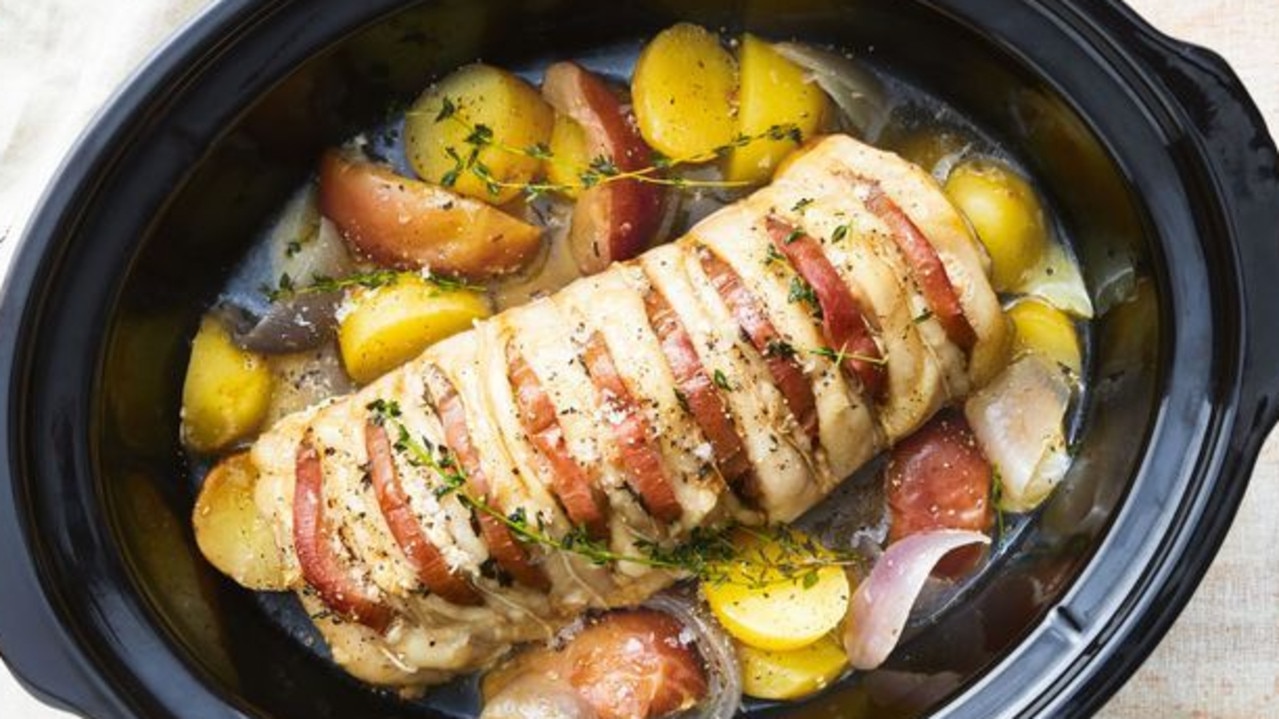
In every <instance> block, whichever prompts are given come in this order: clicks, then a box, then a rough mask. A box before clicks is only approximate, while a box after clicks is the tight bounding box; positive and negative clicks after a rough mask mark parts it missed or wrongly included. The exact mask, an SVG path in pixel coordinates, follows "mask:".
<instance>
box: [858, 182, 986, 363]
mask: <svg viewBox="0 0 1279 719" xmlns="http://www.w3.org/2000/svg"><path fill="white" fill-rule="evenodd" d="M863 183H864V184H865V187H866V188H867V193H868V194H867V196H866V208H867V209H868V210H870V211H871V212H872V213H874V214H875V216H876V217H878V218H879V219H880V220H881V221H883V223H884V224H886V225H888V229H889V230H891V231H892V235H893V242H895V243H896V244H897V248H898V249H899V250H901V253H902V256H903V257H905V258H906V261H907V263H909V264H910V267H911V273H912V274H913V275H914V277H915V281H916V282H918V283H919V289H920V291H921V292H923V294H924V301H925V302H927V303H928V308H929V309H931V310H932V311H933V316H934V317H936V318H937V321H938V322H939V323H941V326H942V329H943V330H945V331H946V337H947V338H948V339H949V340H950V341H951V342H954V343H955V344H956V345H958V346H959V348H960V349H962V350H964V352H969V351H971V350H972V348H973V345H975V344H977V333H976V332H975V331H973V326H972V324H970V323H969V322H968V318H967V317H966V316H965V315H964V308H963V305H961V304H960V303H959V294H958V293H956V292H955V285H954V284H953V283H952V282H951V281H950V275H948V274H946V266H945V265H944V264H942V261H941V257H940V256H939V255H938V254H937V248H935V247H933V243H931V242H929V241H928V238H927V237H925V236H924V233H923V232H922V231H920V229H919V227H918V226H917V225H915V223H914V221H912V220H911V219H910V216H909V215H907V214H906V212H905V211H904V210H902V208H901V207H900V206H898V204H897V203H896V202H894V201H893V198H891V197H889V196H888V194H887V193H885V192H884V190H883V189H882V188H881V187H880V186H879V183H877V182H874V181H872V180H863Z"/></svg>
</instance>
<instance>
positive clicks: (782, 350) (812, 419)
mask: <svg viewBox="0 0 1279 719" xmlns="http://www.w3.org/2000/svg"><path fill="white" fill-rule="evenodd" d="M700 259H701V262H702V269H703V270H705V271H706V275H707V276H708V277H709V278H710V280H711V284H712V285H714V286H715V291H716V292H718V293H719V296H720V297H721V298H722V299H723V300H724V304H726V305H728V309H729V311H730V312H731V313H732V314H733V318H734V319H735V320H737V324H738V326H739V327H740V328H741V330H742V332H743V333H744V334H745V335H746V337H747V338H748V339H749V340H750V342H751V345H752V346H753V347H754V348H755V349H756V350H757V351H758V352H759V353H760V354H761V355H762V356H763V357H764V362H765V364H767V365H768V372H769V374H770V375H772V377H773V382H774V383H775V384H776V385H777V389H778V390H779V391H780V392H781V393H782V397H783V398H784V399H785V400H786V406H787V407H789V408H790V411H791V414H792V415H793V416H794V417H795V421H796V422H797V423H799V426H800V428H802V429H803V430H804V433H805V434H806V435H808V436H809V437H810V438H812V440H813V441H814V442H815V441H817V440H818V438H819V436H820V435H819V434H818V428H817V400H816V398H815V397H814V396H813V386H812V384H811V383H810V382H809V381H808V378H807V377H805V376H804V369H803V368H802V367H801V366H800V364H799V361H798V360H797V359H796V358H795V348H793V347H791V346H790V345H788V344H786V343H785V342H784V341H783V340H782V336H781V335H780V334H779V333H778V332H777V328H776V327H774V326H773V323H772V321H771V320H769V319H768V315H766V314H765V313H764V311H763V310H762V309H760V306H759V303H758V302H757V301H756V299H755V297H754V296H753V295H751V292H750V290H748V289H746V287H745V286H744V285H743V284H742V279H741V277H739V276H738V275H737V273H736V272H735V271H733V268H732V267H730V266H729V265H728V263H727V262H725V261H723V260H721V259H720V258H719V257H716V256H715V254H714V253H713V252H711V251H710V250H707V249H705V248H703V249H702V250H701V251H700Z"/></svg>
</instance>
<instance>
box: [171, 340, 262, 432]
mask: <svg viewBox="0 0 1279 719" xmlns="http://www.w3.org/2000/svg"><path fill="white" fill-rule="evenodd" d="M270 401H271V370H270V368H269V367H268V366H267V363H266V360H264V359H263V358H261V357H259V356H258V355H256V354H253V353H252V352H246V351H244V350H242V349H240V348H239V347H236V346H235V344H234V343H232V342H231V335H230V334H229V333H228V332H227V330H226V328H225V327H223V326H222V323H221V322H219V321H218V320H217V319H215V318H213V317H205V318H204V320H203V321H201V322H200V330H199V332H197V333H196V335H195V341H194V342H192V344H191V361H190V363H189V364H188V365H187V376H186V381H185V383H184V384H183V385H182V441H183V442H185V443H186V445H187V446H188V447H190V448H191V449H193V450H195V451H197V452H214V451H217V450H219V449H222V448H224V447H226V446H228V445H230V444H231V443H232V442H235V441H236V440H239V439H243V438H245V437H247V436H249V435H250V434H252V433H253V432H254V431H255V430H257V428H258V426H259V425H260V424H262V418H263V417H265V416H266V411H267V406H268V405H269V404H270Z"/></svg>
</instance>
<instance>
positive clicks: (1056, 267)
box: [1014, 242, 1093, 319]
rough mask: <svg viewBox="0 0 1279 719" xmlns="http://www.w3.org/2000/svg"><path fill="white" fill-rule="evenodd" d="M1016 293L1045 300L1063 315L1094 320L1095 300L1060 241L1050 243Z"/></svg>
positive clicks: (1076, 265) (1077, 267) (1077, 265)
mask: <svg viewBox="0 0 1279 719" xmlns="http://www.w3.org/2000/svg"><path fill="white" fill-rule="evenodd" d="M1014 289H1015V290H1016V291H1017V292H1022V293H1025V294H1028V295H1034V296H1036V297H1039V298H1042V299H1043V300H1045V301H1046V302H1048V304H1050V305H1052V306H1053V307H1056V308H1057V309H1059V310H1061V311H1062V312H1069V313H1070V314H1072V315H1075V316H1076V317H1083V318H1084V319H1091V318H1092V316H1093V309H1092V300H1091V299H1090V298H1089V297H1088V288H1087V287H1085V286H1084V278H1083V276H1082V275H1080V274H1079V263H1078V262H1076V261H1075V259H1074V258H1073V257H1071V256H1070V251H1069V250H1067V249H1066V247H1065V246H1064V245H1062V244H1061V243H1059V242H1050V243H1048V251H1047V252H1045V253H1044V254H1043V257H1042V258H1040V260H1039V262H1038V263H1036V265H1035V266H1034V267H1031V268H1030V269H1029V270H1027V271H1026V276H1025V278H1024V279H1022V281H1021V282H1020V283H1019V284H1018V286H1017V287H1016V288H1014Z"/></svg>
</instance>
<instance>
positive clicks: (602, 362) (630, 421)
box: [582, 332, 684, 522]
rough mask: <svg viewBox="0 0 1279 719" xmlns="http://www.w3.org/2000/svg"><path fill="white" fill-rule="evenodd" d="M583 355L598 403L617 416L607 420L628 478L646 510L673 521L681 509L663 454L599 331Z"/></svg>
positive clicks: (587, 345)
mask: <svg viewBox="0 0 1279 719" xmlns="http://www.w3.org/2000/svg"><path fill="white" fill-rule="evenodd" d="M582 359H584V360H585V361H586V372H587V374H589V375H590V376H591V382H593V383H594V384H595V389H596V394H597V395H598V396H599V398H600V404H601V405H602V406H604V407H606V408H607V409H608V410H609V412H608V413H609V414H610V415H615V416H616V420H612V419H610V420H609V421H608V424H609V425H610V426H611V428H612V430H613V437H614V438H615V439H616V441H617V446H618V449H619V450H620V453H621V459H622V467H623V469H624V470H625V472H626V479H627V482H628V483H629V484H630V486H631V489H633V490H635V493H636V494H638V495H639V497H640V501H641V502H642V503H643V504H644V509H645V510H647V511H648V513H649V514H651V515H652V516H653V517H654V518H656V519H659V520H661V521H663V522H674V521H675V520H677V519H679V517H680V515H681V514H683V513H684V509H683V507H681V506H680V504H679V501H678V500H676V498H675V490H674V489H672V488H671V483H670V479H669V478H668V477H667V476H666V467H665V465H664V464H663V463H662V454H661V452H660V451H659V450H658V449H657V446H656V444H655V443H654V441H653V437H652V434H651V433H650V432H649V426H648V422H647V421H646V420H645V419H644V415H643V412H642V410H641V409H640V406H639V404H638V403H637V402H636V401H635V398H634V396H632V395H631V392H630V390H629V389H628V388H627V387H626V383H625V382H624V381H623V380H622V376H621V374H620V373H618V371H617V365H616V364H614V362H613V356H612V354H611V353H610V352H609V351H608V346H607V345H605V344H604V338H603V337H602V336H601V335H600V334H599V333H598V332H595V333H592V334H591V336H590V338H589V339H588V340H587V342H586V351H585V353H584V355H583V357H582Z"/></svg>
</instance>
